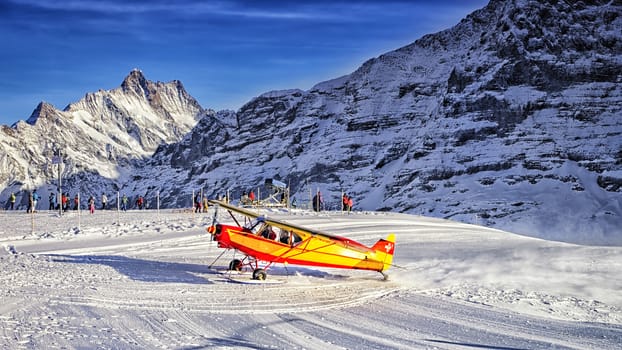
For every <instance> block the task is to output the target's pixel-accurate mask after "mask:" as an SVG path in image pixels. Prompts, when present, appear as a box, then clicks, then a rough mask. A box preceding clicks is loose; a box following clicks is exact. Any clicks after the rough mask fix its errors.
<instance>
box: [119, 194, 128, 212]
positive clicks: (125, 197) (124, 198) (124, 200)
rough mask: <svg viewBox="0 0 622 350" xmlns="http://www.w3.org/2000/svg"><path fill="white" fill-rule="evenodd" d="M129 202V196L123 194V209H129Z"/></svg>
mask: <svg viewBox="0 0 622 350" xmlns="http://www.w3.org/2000/svg"><path fill="white" fill-rule="evenodd" d="M127 202H128V199H127V196H126V195H123V198H121V210H123V211H127Z"/></svg>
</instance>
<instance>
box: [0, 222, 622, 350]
mask: <svg viewBox="0 0 622 350" xmlns="http://www.w3.org/2000/svg"><path fill="white" fill-rule="evenodd" d="M268 215H271V216H273V217H275V218H279V219H282V220H287V221H290V222H293V223H296V224H299V225H303V226H308V227H313V228H317V229H321V230H324V231H329V232H332V233H336V234H340V235H344V236H348V237H351V238H353V239H356V240H358V241H360V242H362V243H365V244H372V243H374V242H375V241H376V240H377V239H379V238H380V237H384V236H386V234H388V233H389V232H394V233H395V234H396V237H397V248H396V255H395V260H394V263H395V264H396V265H398V266H396V267H393V268H392V269H391V270H389V273H390V275H391V278H390V280H389V281H382V279H381V275H380V274H378V273H375V272H368V271H352V270H337V269H321V268H309V267H297V266H287V267H284V266H276V267H274V268H272V269H271V270H270V271H269V276H268V281H267V282H266V283H263V284H250V283H248V284H246V283H237V282H232V281H231V280H229V279H227V275H226V273H224V272H223V270H224V267H225V266H227V265H228V263H229V261H230V260H231V258H232V256H233V252H228V253H226V254H225V255H224V256H223V257H222V258H220V259H219V260H217V261H216V263H215V264H214V265H213V268H212V269H210V268H209V265H210V264H212V263H213V261H214V260H215V259H216V258H217V256H218V255H219V254H220V253H221V252H222V250H221V249H219V248H217V247H216V246H215V243H214V242H211V241H210V239H209V236H208V235H207V234H206V232H205V227H206V226H207V225H208V224H209V223H210V222H211V216H212V215H211V213H207V214H193V213H190V212H183V211H170V210H169V211H161V212H156V211H130V212H124V213H120V214H119V213H117V212H115V211H109V212H103V211H97V212H96V213H95V214H94V215H90V214H88V213H85V214H82V215H81V216H78V215H77V213H75V212H71V213H67V214H65V215H64V216H63V217H58V215H57V214H53V213H47V212H41V213H37V214H35V215H34V216H31V215H28V214H25V213H23V212H19V213H15V212H0V220H1V221H2V225H1V226H0V245H3V249H2V250H1V252H0V268H1V269H2V273H1V274H0V300H1V302H0V348H6V349H67V348H69V349H76V348H80V349H91V348H97V349H203V348H210V349H211V348H216V349H322V350H325V349H341V348H347V349H393V348H394V349H553V348H554V349H619V348H621V347H622V294H621V292H620V290H622V274H621V273H620V271H622V247H607V246H580V245H572V244H567V243H559V242H552V241H546V240H541V239H537V238H529V237H524V236H518V235H514V234H510V233H506V232H502V231H497V230H493V229H489V228H484V227H479V226H472V225H466V224H461V223H456V222H451V221H444V220H439V219H431V218H426V217H419V216H412V215H405V214H395V213H371V212H366V213H363V212H357V213H352V214H351V215H343V214H341V213H334V212H331V213H321V214H314V213H309V212H304V211H298V212H294V213H291V214H288V213H284V212H270V213H268ZM220 218H221V220H222V221H223V222H224V221H230V218H229V217H228V216H227V215H225V213H223V212H221V213H220ZM238 256H239V255H238ZM246 278H247V277H246V276H236V279H237V280H240V279H241V280H242V281H244V280H245V279H246ZM271 281H272V282H278V283H269V282H271ZM280 282H282V283H280Z"/></svg>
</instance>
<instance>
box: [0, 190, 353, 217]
mask: <svg viewBox="0 0 622 350" xmlns="http://www.w3.org/2000/svg"><path fill="white" fill-rule="evenodd" d="M27 196H28V197H27V198H28V201H27V203H28V205H27V210H26V211H27V212H28V213H30V212H35V211H36V210H37V209H39V208H38V203H39V202H40V201H41V197H40V195H39V194H38V193H37V190H36V189H35V190H32V191H29V192H27ZM21 198H22V199H21V200H20V203H22V205H24V204H25V198H24V197H21ZM217 198H218V199H219V200H221V201H226V202H227V203H228V202H229V198H228V197H227V196H224V195H219V196H218V197H217ZM17 199H18V196H17V195H16V194H15V192H13V193H11V194H10V196H9V197H8V200H7V203H6V205H5V206H4V209H5V210H16V209H19V208H20V207H21V208H23V206H19V205H18V206H16V203H17ZM48 199H49V203H48V208H47V209H48V210H62V211H68V210H71V209H73V210H78V209H80V208H81V207H80V202H81V198H80V196H79V195H78V194H76V195H75V196H74V197H73V199H71V197H70V196H69V193H63V194H61V196H60V198H58V196H57V194H56V193H54V192H52V193H50V194H49V197H48ZM282 200H285V201H286V200H287V199H286V198H282ZM118 201H119V203H118V205H119V209H120V210H122V211H127V210H128V209H131V208H130V206H131V204H133V208H136V209H139V210H142V209H146V208H147V203H146V200H145V198H144V197H143V196H142V195H139V196H137V197H136V199H135V201H134V202H130V199H129V198H128V197H127V196H126V195H125V194H123V196H122V197H120V198H119V200H118ZM259 202H260V201H259V200H258V199H257V197H256V196H255V192H254V191H253V190H250V191H248V192H246V191H244V192H243V193H242V196H241V197H240V200H239V205H257V204H258V203H259ZM295 202H296V199H295V198H293V199H292V203H291V205H292V207H296V204H295ZM82 203H84V202H82ZM96 203H97V199H96V197H95V196H93V195H91V196H89V197H88V200H87V201H86V208H87V209H88V210H89V212H91V213H94V212H95V209H96ZM99 203H100V204H101V207H100V208H101V210H107V209H116V205H114V204H113V205H114V206H115V207H109V200H108V197H107V196H106V194H105V193H102V195H101V197H100V200H99ZM353 206H354V204H353V199H352V197H351V196H349V195H348V194H346V193H343V194H342V198H341V208H342V210H343V211H345V212H350V211H352V208H353ZM208 207H209V201H208V197H207V196H206V195H205V194H204V193H203V191H199V192H198V193H197V194H196V195H195V197H194V198H193V211H194V212H196V213H206V212H207V210H208ZM331 207H333V206H331ZM82 208H84V207H82ZM311 208H312V209H313V211H316V212H319V211H323V210H326V207H325V203H324V199H323V197H322V193H321V192H320V191H319V190H318V191H317V193H316V194H315V195H314V196H313V198H312V203H311Z"/></svg>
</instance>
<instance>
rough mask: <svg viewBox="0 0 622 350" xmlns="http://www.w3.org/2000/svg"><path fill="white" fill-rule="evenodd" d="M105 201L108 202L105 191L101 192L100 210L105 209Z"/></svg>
mask: <svg viewBox="0 0 622 350" xmlns="http://www.w3.org/2000/svg"><path fill="white" fill-rule="evenodd" d="M106 203H108V197H106V194H105V193H102V210H106Z"/></svg>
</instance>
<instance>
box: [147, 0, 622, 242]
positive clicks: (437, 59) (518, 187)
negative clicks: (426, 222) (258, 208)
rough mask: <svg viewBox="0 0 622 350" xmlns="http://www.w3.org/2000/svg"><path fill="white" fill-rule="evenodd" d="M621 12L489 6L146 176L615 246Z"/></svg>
mask: <svg viewBox="0 0 622 350" xmlns="http://www.w3.org/2000/svg"><path fill="white" fill-rule="evenodd" d="M621 12H622V8H621V5H620V4H619V3H616V2H609V1H592V2H581V3H576V4H570V3H567V2H557V1H545V2H537V1H526V0H525V1H521V0H516V1H496V0H495V1H491V2H490V3H489V4H488V5H487V6H486V7H484V8H483V9H481V10H478V11H475V12H474V13H472V14H471V15H469V16H467V17H466V18H465V19H464V20H463V21H461V22H460V23H459V24H458V25H456V26H455V27H453V28H451V29H448V30H445V31H442V32H440V33H436V34H431V35H427V36H424V37H423V38H421V39H419V40H417V41H416V42H414V43H413V44H411V45H408V46H406V47H403V48H400V49H398V50H395V51H393V52H389V53H387V54H384V55H381V56H379V57H377V58H374V59H371V60H369V61H367V62H365V63H364V64H363V65H362V66H361V67H360V68H359V69H357V70H356V71H355V72H353V73H352V74H350V75H347V76H344V77H341V78H338V79H335V80H332V81H327V82H323V83H320V84H318V85H316V86H315V87H313V88H312V89H310V90H309V91H301V90H287V91H275V92H270V93H267V94H264V95H261V96H259V97H257V98H255V99H253V100H252V101H250V102H249V103H247V104H246V105H245V106H243V107H242V108H241V109H240V110H239V111H238V112H237V113H236V115H235V120H233V116H231V115H227V116H226V120H227V122H224V123H219V122H217V121H214V122H210V123H205V124H199V125H197V127H196V128H195V129H194V130H193V132H192V134H191V135H189V136H187V137H186V138H185V140H184V141H182V142H181V143H180V144H173V145H169V146H166V147H163V148H161V149H160V151H159V152H157V153H156V154H155V156H154V158H153V159H152V160H150V164H151V165H152V166H153V167H154V168H156V169H157V168H159V167H162V169H163V172H162V173H161V175H160V176H163V177H165V178H166V179H167V180H166V184H165V185H164V187H165V190H164V191H163V193H168V194H172V195H173V196H178V195H179V194H180V193H182V192H186V193H185V194H184V195H183V197H184V198H185V197H189V195H188V194H187V191H188V188H192V187H194V188H207V191H208V193H209V194H210V195H216V194H217V193H222V192H223V191H225V190H230V191H231V192H232V193H234V195H235V196H236V197H237V196H239V194H241V192H242V191H244V190H248V189H250V188H254V187H257V186H259V185H260V184H262V183H263V180H264V179H265V178H268V177H275V178H277V179H280V180H282V181H284V182H287V183H290V184H291V185H292V189H293V191H294V196H297V198H298V201H299V202H301V201H306V200H308V197H309V193H310V192H314V191H315V189H317V188H319V189H321V190H322V191H324V192H325V196H326V197H327V198H328V200H329V201H331V202H332V203H335V204H336V203H338V201H339V195H340V193H341V191H342V190H344V191H346V192H348V193H350V194H352V195H353V196H354V197H355V199H356V200H357V203H356V205H357V207H358V208H363V209H373V210H376V209H380V210H396V211H403V212H410V213H421V214H424V215H432V216H440V217H446V218H453V219H458V220H462V221H466V222H478V223H484V224H488V225H491V226H497V227H502V228H504V229H510V230H514V231H517V232H526V233H529V232H533V231H534V230H536V231H537V230H540V229H542V228H543V227H546V226H548V228H549V229H551V230H552V231H555V232H557V233H556V235H557V236H556V237H554V238H559V239H562V240H563V236H564V233H565V232H567V231H568V230H584V231H585V232H586V234H588V232H589V234H595V235H600V236H602V237H603V240H605V241H608V242H610V240H615V241H616V242H620V241H622V239H621V238H620V237H619V236H620V233H619V232H618V231H619V230H618V227H619V226H620V224H621V223H622V219H621V214H622V209H621V207H622V203H620V201H619V192H620V186H621V185H622V175H621V168H622V137H621V135H622V121H621V120H620V118H619V115H620V112H622V87H621V82H622V75H621V73H620V72H622V59H621V57H622V55H621V54H622V37H621V34H620V33H621V31H620V29H621V28H622V15H621ZM190 140H192V141H190ZM168 166H172V167H173V169H174V170H175V171H174V172H171V174H174V176H168V177H167V175H166V171H165V169H167V167H168ZM188 184H190V187H189V186H188ZM137 186H138V187H136V190H137V191H140V190H141V185H137ZM184 188H185V190H184ZM170 200H171V201H172V202H175V201H176V200H177V197H175V198H173V197H172V198H171V199H170ZM581 202H586V204H585V205H575V204H573V205H569V204H568V203H581ZM560 212H561V213H563V214H562V215H560V214H559V213H560ZM594 226H597V227H594ZM612 231H613V232H612ZM612 235H613V237H612Z"/></svg>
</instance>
